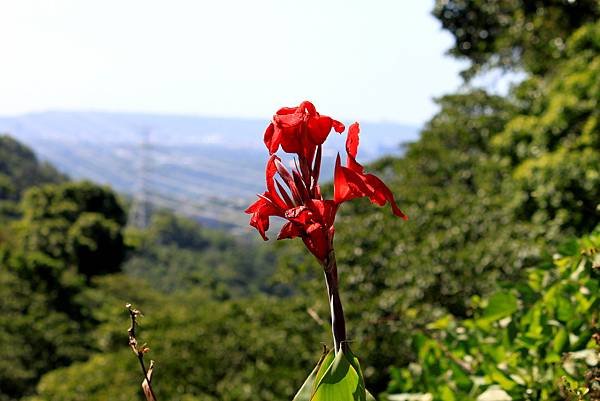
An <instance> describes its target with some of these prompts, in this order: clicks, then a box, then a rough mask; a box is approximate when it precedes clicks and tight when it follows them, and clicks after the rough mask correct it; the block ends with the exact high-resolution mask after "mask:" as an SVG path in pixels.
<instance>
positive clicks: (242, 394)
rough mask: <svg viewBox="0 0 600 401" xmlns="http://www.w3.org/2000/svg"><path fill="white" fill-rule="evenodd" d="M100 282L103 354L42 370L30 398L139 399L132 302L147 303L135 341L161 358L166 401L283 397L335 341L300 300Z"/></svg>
mask: <svg viewBox="0 0 600 401" xmlns="http://www.w3.org/2000/svg"><path fill="white" fill-rule="evenodd" d="M96 280H97V281H96V284H97V285H98V286H97V289H95V290H94V291H93V293H90V294H88V297H89V298H90V300H91V301H90V302H91V304H95V305H96V306H97V308H95V311H96V312H95V313H96V314H97V318H98V319H99V320H102V321H103V323H102V324H101V325H100V326H99V328H98V330H97V332H96V334H95V335H94V336H92V337H91V339H93V340H95V341H97V342H98V344H99V347H100V349H101V351H102V352H101V353H98V354H96V355H95V356H93V357H92V358H91V359H89V360H88V361H86V362H84V363H76V364H73V365H72V366H70V367H67V368H62V369H58V370H55V371H53V372H52V373H49V374H47V375H46V376H44V378H43V379H42V381H41V382H40V384H39V386H38V393H39V396H37V397H34V398H33V400H53V401H67V400H68V401H71V400H72V401H75V400H86V401H94V400H107V399H109V400H115V401H119V400H127V401H129V400H132V399H136V398H140V397H142V395H141V390H140V386H139V383H141V379H142V375H141V372H140V370H139V366H138V365H137V360H136V358H135V356H134V355H133V354H132V353H131V350H130V349H128V348H127V347H126V346H125V342H124V341H125V340H124V339H125V338H126V335H127V333H126V329H127V327H128V325H129V320H128V313H127V311H126V309H125V308H124V304H125V302H126V301H128V300H133V301H135V302H136V304H139V305H142V304H143V305H144V306H145V307H144V310H143V312H144V315H145V317H143V318H142V320H141V329H140V331H139V332H138V339H139V340H140V341H142V342H147V343H148V346H149V347H150V349H151V351H150V353H149V354H148V357H149V358H152V359H155V360H156V361H157V365H156V368H155V372H154V375H155V376H154V379H153V387H154V390H155V391H156V393H157V396H158V397H159V399H165V400H169V399H173V400H175V399H182V400H215V401H217V400H218V401H234V400H235V401H244V400H257V399H259V400H266V401H269V400H282V399H286V398H288V397H290V396H291V394H294V392H295V391H296V390H297V389H298V388H299V387H300V385H301V383H302V380H303V379H304V377H306V375H307V374H308V373H309V371H310V369H311V368H312V366H313V365H314V362H315V361H316V360H317V359H318V356H319V354H320V346H319V343H320V342H321V341H323V340H326V339H327V338H328V337H329V331H328V328H327V326H326V325H319V324H317V323H316V322H315V321H314V320H312V319H310V318H309V317H308V314H307V313H306V308H307V306H306V300H303V299H301V298H288V299H286V301H285V302H281V300H280V299H278V298H271V297H266V296H257V297H254V298H253V299H252V300H239V301H214V300H212V299H210V296H209V294H207V293H205V292H203V291H198V290H193V291H190V292H187V293H186V294H182V295H178V294H171V295H166V294H162V293H159V292H156V291H155V290H152V289H150V288H148V287H147V286H146V285H145V284H144V283H143V282H141V283H140V282H139V281H136V280H133V279H131V278H127V277H123V276H106V277H102V278H98V279H96ZM74 389H77V391H74ZM140 399H141V398H140Z"/></svg>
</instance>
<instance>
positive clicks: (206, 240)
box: [123, 211, 289, 299]
mask: <svg viewBox="0 0 600 401" xmlns="http://www.w3.org/2000/svg"><path fill="white" fill-rule="evenodd" d="M127 241H128V242H129V243H131V244H134V247H135V250H134V252H132V255H131V257H130V258H129V259H128V260H127V262H126V263H125V264H124V266H123V270H124V271H125V272H126V273H127V274H129V275H130V276H132V277H140V278H143V279H145V280H147V281H148V282H149V283H151V284H152V286H153V287H154V288H156V289H159V290H162V291H165V292H175V291H188V290H190V289H191V288H204V289H208V290H210V291H211V293H213V294H214V296H215V297H216V298H219V299H228V298H231V297H240V296H247V295H250V294H256V293H258V292H262V293H272V294H284V293H287V292H289V289H286V288H284V287H282V286H276V285H274V284H273V283H271V281H270V279H269V278H270V276H271V275H272V273H273V270H274V269H275V266H274V260H275V255H274V253H273V252H272V250H270V249H269V248H267V247H263V246H260V247H258V246H256V241H249V240H246V239H244V238H235V237H232V236H231V235H229V234H227V233H225V232H221V231H217V230H214V229H208V228H205V227H202V226H201V225H199V224H198V223H197V222H195V221H192V220H189V219H187V218H184V217H180V216H176V215H174V214H173V213H171V212H166V211H164V212H158V213H155V214H154V215H153V216H152V218H151V222H150V225H149V227H148V229H147V230H144V231H139V230H132V229H130V230H129V232H128V238H127Z"/></svg>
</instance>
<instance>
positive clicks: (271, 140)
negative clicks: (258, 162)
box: [264, 123, 279, 153]
mask: <svg viewBox="0 0 600 401" xmlns="http://www.w3.org/2000/svg"><path fill="white" fill-rule="evenodd" d="M274 134H275V126H274V125H273V123H271V124H269V126H268V127H267V129H266V130H265V135H264V142H265V145H266V146H267V149H269V153H275V152H277V148H278V147H279V138H278V136H279V135H278V136H277V137H274Z"/></svg>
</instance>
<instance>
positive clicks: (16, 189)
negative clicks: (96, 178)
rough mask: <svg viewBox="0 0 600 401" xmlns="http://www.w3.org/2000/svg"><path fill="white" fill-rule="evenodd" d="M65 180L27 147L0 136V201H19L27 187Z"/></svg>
mask: <svg viewBox="0 0 600 401" xmlns="http://www.w3.org/2000/svg"><path fill="white" fill-rule="evenodd" d="M65 180H66V177H65V176H64V175H63V174H61V173H59V172H58V171H57V170H56V169H55V168H54V167H52V166H51V165H49V164H48V163H40V162H39V161H38V160H37V158H36V156H35V154H34V153H33V151H32V150H31V149H29V148H28V147H27V146H25V145H23V144H22V143H20V142H18V141H16V140H15V139H13V138H11V137H10V136H8V135H0V200H6V199H8V200H13V201H15V200H19V199H20V198H21V195H22V194H23V192H24V191H25V190H26V189H27V188H29V187H32V186H35V185H40V184H45V183H60V182H64V181H65Z"/></svg>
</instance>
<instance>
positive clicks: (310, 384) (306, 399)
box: [292, 347, 333, 401]
mask: <svg viewBox="0 0 600 401" xmlns="http://www.w3.org/2000/svg"><path fill="white" fill-rule="evenodd" d="M332 360H333V351H329V352H327V348H326V347H324V348H323V354H322V355H321V358H320V359H319V362H317V366H315V367H314V369H313V370H312V372H310V375H309V376H308V378H307V379H306V380H305V381H304V384H302V387H300V390H298V392H297V393H296V395H295V396H294V399H293V400H292V401H310V397H311V396H312V393H313V388H314V386H315V383H316V382H317V381H318V379H320V378H321V377H320V376H318V373H319V370H320V368H321V366H322V365H323V364H324V362H325V364H326V365H329V364H330V363H331V361H332ZM324 373H325V371H323V374H324Z"/></svg>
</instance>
